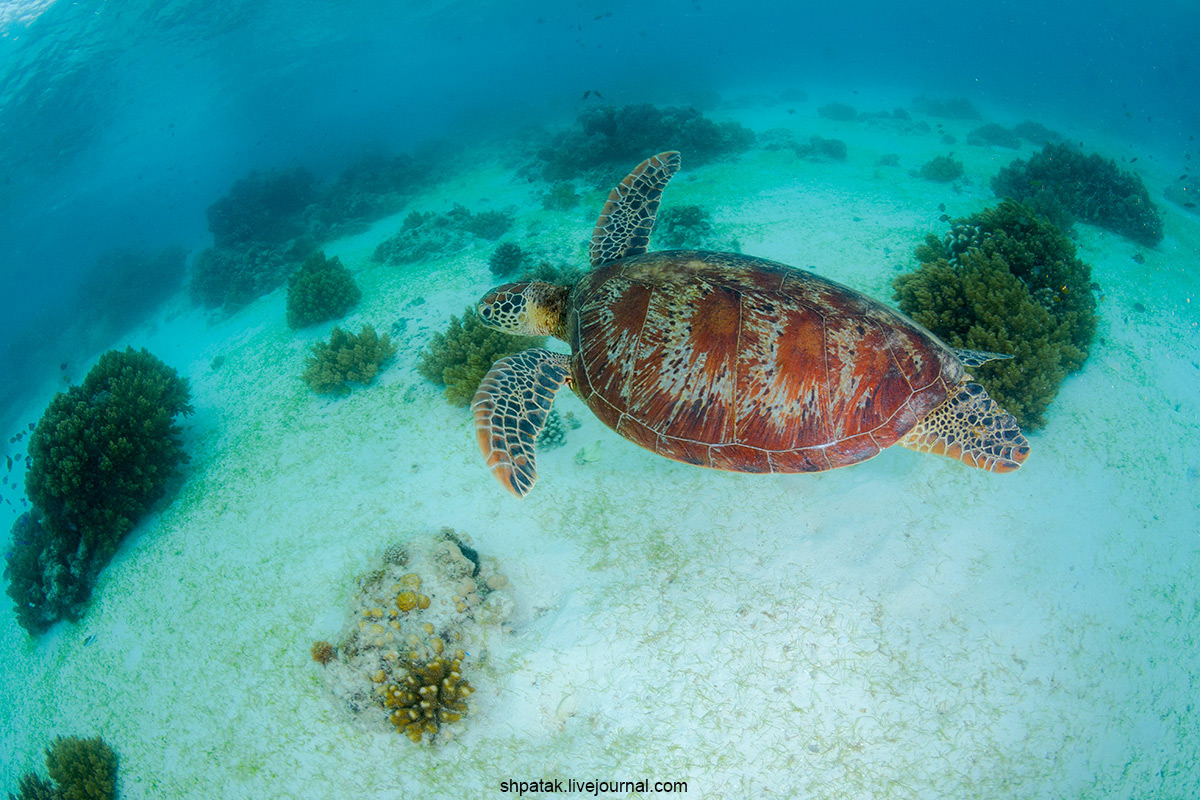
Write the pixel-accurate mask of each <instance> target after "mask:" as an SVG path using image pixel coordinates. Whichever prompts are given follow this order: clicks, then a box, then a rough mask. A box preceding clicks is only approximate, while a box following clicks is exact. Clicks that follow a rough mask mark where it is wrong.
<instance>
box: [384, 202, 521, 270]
mask: <svg viewBox="0 0 1200 800" xmlns="http://www.w3.org/2000/svg"><path fill="white" fill-rule="evenodd" d="M511 227H512V217H510V216H509V215H508V214H504V213H501V212H499V211H480V212H473V211H471V210H470V209H468V208H466V207H465V206H463V205H461V204H459V203H455V204H454V207H453V208H452V209H450V210H449V211H447V212H446V213H444V214H437V213H434V212H432V211H426V212H420V211H413V212H410V213H409V214H408V216H406V217H405V218H404V223H403V224H402V225H401V227H400V230H399V231H398V232H397V233H396V234H394V235H393V236H391V237H389V238H388V239H385V240H384V241H383V242H380V244H379V246H378V247H376V248H375V253H374V255H373V256H372V258H373V259H374V260H375V261H378V262H380V263H384V264H415V263H416V262H418V261H424V260H427V259H432V258H440V257H442V256H445V255H448V254H450V253H455V252H458V251H459V250H462V249H463V248H464V247H467V246H468V245H470V243H471V241H472V239H473V238H479V239H485V240H487V241H496V240H497V239H499V238H500V237H501V236H503V235H504V234H505V233H507V232H508V230H509V228H511Z"/></svg>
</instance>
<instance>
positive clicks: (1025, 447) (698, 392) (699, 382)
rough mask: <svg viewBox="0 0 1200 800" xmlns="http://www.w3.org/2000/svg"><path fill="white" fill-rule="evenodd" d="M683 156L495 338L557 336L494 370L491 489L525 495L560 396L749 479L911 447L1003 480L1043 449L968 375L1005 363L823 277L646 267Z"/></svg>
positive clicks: (599, 227)
mask: <svg viewBox="0 0 1200 800" xmlns="http://www.w3.org/2000/svg"><path fill="white" fill-rule="evenodd" d="M678 169H679V153H677V152H667V153H660V154H658V155H656V156H653V157H652V158H649V159H647V160H646V161H644V162H642V163H641V164H639V165H638V166H637V168H635V169H634V170H633V172H631V173H630V174H629V176H628V177H627V178H625V180H623V181H621V183H620V185H618V186H617V187H616V188H614V189H613V190H612V192H611V193H610V194H609V196H608V202H607V203H606V204H605V206H604V210H603V211H602V212H601V213H600V218H599V220H598V221H597V223H596V228H595V231H594V232H593V234H592V244H591V252H590V254H591V262H592V267H593V269H592V270H591V271H590V272H588V273H586V274H584V275H583V277H581V278H580V279H579V280H578V281H576V283H575V285H573V286H556V285H554V284H550V283H543V282H539V281H529V282H523V283H508V284H505V285H503V286H499V287H497V288H495V289H493V290H491V291H490V292H488V293H487V294H486V295H485V296H484V297H483V299H482V300H480V302H479V306H478V309H477V310H478V313H479V316H480V318H481V319H482V320H483V322H484V324H485V325H487V326H489V327H492V328H496V329H499V330H502V331H507V332H509V333H520V334H526V335H550V336H554V337H556V338H558V339H562V340H563V341H565V342H566V343H567V344H568V345H570V348H571V352H570V354H569V355H568V354H564V353H557V352H553V351H551V350H547V349H544V348H534V349H530V350H525V351H523V352H520V353H516V354H514V355H511V356H508V357H506V358H502V359H500V360H498V361H497V362H496V363H495V364H494V365H493V366H492V369H491V371H490V372H488V374H487V376H486V377H485V378H484V379H483V381H482V383H481V384H480V385H479V391H478V392H477V393H476V395H475V399H474V402H473V403H472V409H473V410H474V415H475V428H476V432H477V435H478V438H479V447H480V449H481V450H482V451H483V455H484V458H485V460H486V461H487V465H488V467H490V468H491V471H492V474H493V475H495V476H496V478H497V479H499V481H500V483H501V484H503V485H504V487H505V488H507V489H508V490H509V491H511V492H512V493H513V494H516V495H517V496H518V497H523V496H524V495H525V494H527V493H528V492H529V490H530V489H532V488H533V484H534V481H535V480H536V478H537V471H536V469H535V464H534V443H535V441H536V439H537V435H538V433H539V432H540V431H541V430H542V427H543V426H544V425H545V423H546V416H547V415H548V414H549V413H550V405H551V403H553V402H554V395H555V393H556V392H557V391H558V390H559V388H561V387H562V385H563V384H564V383H567V384H569V385H570V386H571V388H572V389H574V390H575V392H576V393H577V394H578V395H579V396H580V397H581V398H582V399H583V401H584V402H585V403H586V404H587V405H588V407H589V408H590V409H591V410H592V412H593V413H595V415H596V416H597V417H599V418H600V419H601V420H602V421H603V422H604V423H605V424H606V425H608V426H609V427H610V428H612V429H613V430H615V431H616V432H617V433H619V434H621V435H622V436H624V437H625V438H627V439H629V440H630V441H633V442H635V443H636V444H639V445H641V446H642V447H645V448H647V449H649V450H653V451H654V452H655V453H658V454H659V455H663V456H666V457H667V458H673V459H675V460H676V461H683V462H686V463H689V464H699V465H702V466H706V467H713V468H716V469H723V470H732V471H735V472H819V471H821V470H826V469H833V468H835V467H844V466H847V465H849V464H855V463H857V462H859V461H863V460H865V459H868V458H871V457H872V456H874V455H876V454H878V453H879V451H880V450H882V449H883V448H885V447H888V446H890V445H892V444H896V443H897V442H898V443H899V444H901V445H903V446H904V447H908V448H911V449H913V450H919V451H922V452H928V453H938V454H941V455H946V456H949V457H951V458H957V459H959V460H961V461H962V462H964V463H965V464H968V465H970V466H972V467H978V468H980V469H986V470H990V471H992V472H1009V471H1011V470H1014V469H1017V468H1018V467H1019V466H1020V465H1021V462H1023V461H1024V460H1025V458H1026V456H1028V455H1029V443H1028V442H1027V441H1026V439H1025V437H1024V436H1023V435H1022V434H1021V430H1020V428H1019V427H1018V425H1017V422H1016V420H1015V419H1013V417H1012V415H1010V414H1009V413H1008V412H1006V411H1004V410H1003V409H1001V408H1000V407H999V406H998V405H997V404H996V402H995V401H994V400H992V399H991V398H990V397H988V394H987V392H985V391H984V389H983V387H982V386H980V385H979V384H978V383H974V382H973V381H972V379H971V376H970V375H968V374H967V372H966V368H967V367H974V366H977V365H979V364H982V363H983V362H985V361H988V360H990V359H994V358H1008V357H1009V356H1003V355H999V354H996V353H985V352H979V351H970V350H956V349H953V348H951V347H948V346H947V345H946V344H945V343H943V342H942V341H941V340H940V339H938V337H937V336H935V335H933V334H932V333H930V332H929V331H927V330H925V328H923V327H921V326H920V325H918V324H917V323H915V322H913V321H912V320H910V319H908V318H907V317H905V316H904V315H903V314H900V313H899V312H897V311H893V310H892V309H890V308H888V307H887V306H885V305H883V304H881V303H878V302H876V301H875V300H872V299H871V298H869V297H866V296H865V295H862V294H859V293H858V292H856V291H854V290H853V289H849V288H847V287H845V286H842V285H840V284H837V283H834V282H833V281H830V280H827V279H825V278H822V277H820V276H819V275H815V274H813V273H812V272H807V271H805V270H801V269H796V268H794V267H789V266H786V265H784V264H780V263H777V262H774V261H767V260H765V259H762V258H754V257H751V256H744V255H739V254H736V253H717V252H709V251H704V250H666V251H661V252H655V253H647V252H646V250H647V246H648V244H649V241H650V231H651V229H652V228H653V226H654V218H655V215H656V214H657V212H658V205H659V199H660V197H661V195H662V191H663V188H664V187H665V186H666V185H667V181H669V180H670V179H671V176H672V175H674V174H675V172H676V171H677V170H678Z"/></svg>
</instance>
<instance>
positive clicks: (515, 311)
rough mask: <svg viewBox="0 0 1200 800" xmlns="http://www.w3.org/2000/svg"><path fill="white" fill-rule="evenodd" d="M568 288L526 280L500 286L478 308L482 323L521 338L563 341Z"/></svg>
mask: <svg viewBox="0 0 1200 800" xmlns="http://www.w3.org/2000/svg"><path fill="white" fill-rule="evenodd" d="M569 293H570V289H569V288H567V287H566V286H555V285H554V284H553V283H543V282H542V281H523V282H521V283H506V284H504V285H503V286H497V287H496V288H495V289H492V290H491V291H490V292H488V293H487V294H485V295H484V296H483V299H481V300H480V301H479V304H478V305H477V306H476V307H475V310H476V312H477V313H478V314H479V318H480V319H481V320H483V324H484V325H486V326H488V327H489V328H495V329H496V330H498V331H504V332H505V333H512V334H517V335H520V336H557V337H558V338H560V339H562V338H564V333H565V330H566V321H565V319H564V313H563V312H564V311H565V310H566V306H567V295H568V294H569Z"/></svg>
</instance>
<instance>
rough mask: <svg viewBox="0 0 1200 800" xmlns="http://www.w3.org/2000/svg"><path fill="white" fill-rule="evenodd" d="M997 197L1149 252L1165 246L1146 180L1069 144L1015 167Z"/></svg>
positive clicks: (995, 183)
mask: <svg viewBox="0 0 1200 800" xmlns="http://www.w3.org/2000/svg"><path fill="white" fill-rule="evenodd" d="M992 191H993V192H995V193H996V195H997V196H998V197H1008V198H1011V199H1013V200H1019V201H1021V202H1026V203H1029V204H1030V205H1032V206H1033V207H1034V208H1035V209H1036V210H1037V211H1038V212H1039V213H1042V214H1044V215H1046V216H1048V217H1050V218H1051V219H1056V220H1058V221H1069V219H1070V218H1075V219H1079V220H1082V221H1084V222H1090V223H1092V224H1095V225H1099V226H1100V227H1102V228H1108V229H1109V230H1111V231H1114V232H1116V233H1119V234H1121V235H1122V236H1127V237H1129V238H1130V239H1133V240H1134V241H1135V242H1139V243H1141V244H1144V245H1147V246H1149V247H1153V246H1154V245H1156V244H1158V243H1159V242H1160V241H1162V237H1163V225H1162V219H1161V217H1159V214H1158V209H1157V208H1156V207H1155V205H1154V203H1153V202H1152V201H1151V200H1150V193H1149V192H1148V191H1147V190H1146V185H1145V184H1144V183H1142V179H1141V178H1139V177H1138V176H1137V175H1134V174H1133V173H1131V172H1125V171H1123V170H1121V169H1119V168H1118V167H1117V165H1116V162H1114V161H1112V160H1111V159H1105V158H1103V157H1101V156H1099V155H1097V154H1095V153H1093V154H1092V155H1084V154H1083V153H1082V152H1080V151H1079V150H1076V149H1075V148H1073V147H1071V146H1069V145H1066V144H1056V143H1053V142H1051V143H1049V144H1047V145H1046V146H1045V147H1043V148H1042V151H1041V152H1040V153H1036V154H1034V155H1033V156H1032V157H1031V158H1030V159H1029V161H1027V162H1026V161H1022V160H1019V159H1018V160H1017V161H1014V162H1013V163H1012V164H1010V165H1008V166H1007V167H1005V168H1004V169H1002V170H1000V173H999V174H998V175H996V177H995V178H993V179H992ZM1064 212H1065V214H1066V215H1068V216H1067V217H1066V218H1065V220H1064Z"/></svg>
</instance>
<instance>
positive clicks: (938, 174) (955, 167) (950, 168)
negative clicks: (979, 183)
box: [921, 156, 963, 183]
mask: <svg viewBox="0 0 1200 800" xmlns="http://www.w3.org/2000/svg"><path fill="white" fill-rule="evenodd" d="M962 174H963V165H962V162H961V161H955V160H954V159H953V158H951V157H950V156H937V157H936V158H933V159H930V160H929V161H926V162H925V163H924V164H922V165H921V177H922V178H924V179H925V180H929V181H937V182H938V183H949V182H950V181H953V180H957V179H958V178H961V177H962Z"/></svg>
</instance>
